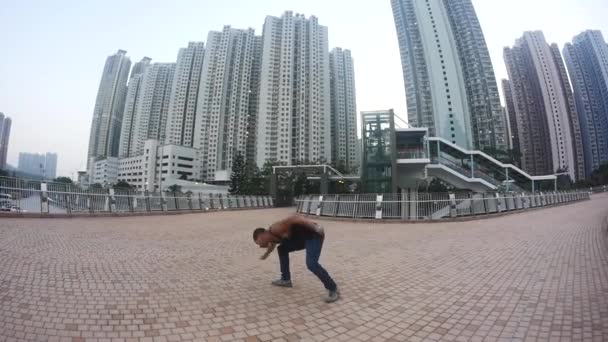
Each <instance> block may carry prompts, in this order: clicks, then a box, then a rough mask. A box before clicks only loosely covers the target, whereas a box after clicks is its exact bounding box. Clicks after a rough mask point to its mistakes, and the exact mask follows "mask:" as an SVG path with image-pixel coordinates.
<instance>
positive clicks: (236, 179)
mask: <svg viewBox="0 0 608 342" xmlns="http://www.w3.org/2000/svg"><path fill="white" fill-rule="evenodd" d="M246 182H247V174H246V168H245V158H244V157H243V155H242V154H241V152H237V154H236V156H235V157H234V159H233V160H232V174H231V175H230V188H229V189H228V192H230V193H231V194H233V195H236V194H239V195H243V194H244V192H245V190H246V188H247V185H246V184H245V183H246Z"/></svg>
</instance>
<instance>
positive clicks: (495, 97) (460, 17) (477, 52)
mask: <svg viewBox="0 0 608 342" xmlns="http://www.w3.org/2000/svg"><path fill="white" fill-rule="evenodd" d="M443 3H444V5H445V7H446V9H447V15H448V18H449V20H450V24H451V27H452V32H453V34H454V38H455V42H456V47H457V50H458V56H459V57H460V66H461V67H462V73H463V76H464V85H465V87H466V94H467V100H468V105H469V110H470V111H471V129H472V134H473V146H474V147H475V148H476V149H478V150H485V149H498V150H505V149H507V145H508V139H507V127H506V122H505V119H504V116H503V113H502V107H501V104H500V95H499V93H498V85H497V83H496V76H495V75H494V67H493V65H492V60H491V58H490V52H489V50H488V46H487V44H486V40H485V37H484V35H483V31H482V30H481V25H480V24H479V19H478V18H477V13H476V12H475V8H474V7H473V3H472V2H471V0H443Z"/></svg>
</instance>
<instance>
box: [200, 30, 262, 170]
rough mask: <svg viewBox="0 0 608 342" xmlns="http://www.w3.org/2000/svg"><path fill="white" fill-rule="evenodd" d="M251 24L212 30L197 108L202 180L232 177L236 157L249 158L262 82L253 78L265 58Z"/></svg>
mask: <svg viewBox="0 0 608 342" xmlns="http://www.w3.org/2000/svg"><path fill="white" fill-rule="evenodd" d="M260 48H261V46H260V44H259V38H258V37H256V36H255V32H254V30H253V29H248V30H239V29H234V28H231V27H230V26H226V27H224V29H223V31H222V32H216V31H211V32H209V35H208V38H207V47H206V50H205V60H204V62H203V70H202V75H201V83H200V89H199V95H198V105H197V108H196V118H197V119H196V122H195V131H194V145H193V146H194V147H195V148H198V149H200V150H201V151H202V170H201V171H202V172H201V174H202V177H203V179H204V180H228V179H229V177H230V174H231V169H232V161H233V158H234V157H235V156H236V154H238V153H240V154H242V155H243V156H245V157H247V158H248V159H250V160H251V159H252V158H253V157H252V156H247V153H251V152H252V151H251V150H249V151H248V149H247V143H248V139H249V134H250V130H251V129H252V127H251V126H250V124H251V123H252V122H253V120H255V117H256V111H257V108H255V107H254V106H252V103H257V97H258V89H259V85H258V84H257V83H255V82H257V78H256V77H254V76H253V75H254V73H259V71H254V68H255V67H259V65H260V63H259V62H258V60H259V59H260V58H261V50H260Z"/></svg>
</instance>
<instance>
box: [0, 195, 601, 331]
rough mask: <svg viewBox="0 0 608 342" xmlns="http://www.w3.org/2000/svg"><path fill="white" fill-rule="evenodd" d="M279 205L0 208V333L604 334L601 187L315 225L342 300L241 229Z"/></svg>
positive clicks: (276, 213) (296, 261)
mask: <svg viewBox="0 0 608 342" xmlns="http://www.w3.org/2000/svg"><path fill="white" fill-rule="evenodd" d="M288 212H289V211H287V210H279V209H273V210H259V211H247V212H218V213H212V214H198V215H184V216H169V217H130V218H89V219H87V218H84V219H66V220H64V219H52V220H44V219H40V220H34V219H1V220H0V341H47V340H50V341H63V340H65V341H83V340H86V341H96V340H98V341H110V340H111V341H130V340H137V341H178V340H197V341H233V340H235V341H258V340H259V341H270V340H274V341H300V340H302V341H304V340H307V341H420V340H428V341H497V340H501V341H524V340H525V341H528V340H529V341H537V340H538V341H546V340H560V339H561V340H563V341H608V238H607V234H608V233H607V232H606V230H605V228H603V225H604V224H605V222H606V221H605V218H606V217H607V216H608V196H606V195H600V196H596V197H594V198H593V200H592V201H587V202H582V203H578V204H574V205H569V206H563V207H557V208H552V209H546V210H539V211H534V212H528V213H522V214H518V215H511V216H505V217H501V218H496V219H490V220H483V221H473V222H459V223H437V224H404V225H382V224H369V223H346V222H323V224H324V225H325V227H326V231H327V240H326V243H325V246H324V247H325V249H324V251H323V254H322V257H321V262H322V264H323V265H324V266H326V268H327V269H328V270H329V271H330V273H331V274H332V275H333V276H334V278H335V279H336V281H337V282H338V284H339V286H340V287H341V292H342V296H343V298H342V300H341V301H339V302H337V303H334V304H329V305H328V304H325V303H323V302H322V301H321V298H322V295H323V291H322V290H323V289H322V286H321V284H320V282H319V281H318V280H317V279H316V278H314V277H313V276H312V275H311V274H310V273H309V272H308V271H307V270H306V269H305V266H304V257H303V254H302V253H298V254H296V255H295V256H294V257H293V258H292V269H293V278H294V288H292V289H280V288H273V287H271V286H269V282H270V280H272V279H273V278H275V277H276V276H277V274H278V260H277V257H276V256H272V257H271V258H270V259H269V260H267V261H259V260H258V257H259V256H260V255H261V253H262V251H261V250H260V249H257V248H255V245H254V244H253V242H252V241H251V231H252V228H254V227H256V226H264V225H267V224H269V223H271V222H272V221H273V220H276V219H279V218H281V217H283V216H285V215H287V214H288Z"/></svg>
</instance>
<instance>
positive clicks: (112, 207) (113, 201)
mask: <svg viewBox="0 0 608 342" xmlns="http://www.w3.org/2000/svg"><path fill="white" fill-rule="evenodd" d="M109 193H110V197H109V198H110V211H111V212H113V213H115V212H116V196H115V194H114V189H113V188H110V190H109Z"/></svg>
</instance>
